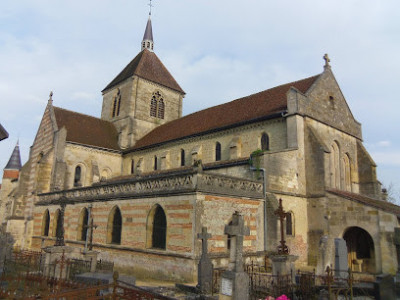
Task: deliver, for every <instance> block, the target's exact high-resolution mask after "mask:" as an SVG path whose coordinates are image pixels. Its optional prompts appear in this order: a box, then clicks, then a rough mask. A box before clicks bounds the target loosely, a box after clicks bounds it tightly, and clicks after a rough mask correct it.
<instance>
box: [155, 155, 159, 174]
mask: <svg viewBox="0 0 400 300" xmlns="http://www.w3.org/2000/svg"><path fill="white" fill-rule="evenodd" d="M157 163H158V161H157V156H156V155H155V156H154V171H157Z"/></svg>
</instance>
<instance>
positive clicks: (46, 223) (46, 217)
mask: <svg viewBox="0 0 400 300" xmlns="http://www.w3.org/2000/svg"><path fill="white" fill-rule="evenodd" d="M49 228H50V213H49V210H48V209H46V211H45V212H44V214H43V219H42V236H49Z"/></svg>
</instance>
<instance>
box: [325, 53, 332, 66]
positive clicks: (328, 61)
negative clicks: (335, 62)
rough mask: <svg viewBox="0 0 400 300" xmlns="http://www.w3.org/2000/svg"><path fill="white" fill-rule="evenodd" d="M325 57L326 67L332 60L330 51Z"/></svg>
mask: <svg viewBox="0 0 400 300" xmlns="http://www.w3.org/2000/svg"><path fill="white" fill-rule="evenodd" d="M323 58H324V60H325V67H328V66H329V63H330V62H331V60H330V59H329V56H328V53H326V54H325V55H324V57H323Z"/></svg>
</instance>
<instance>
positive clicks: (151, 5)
mask: <svg viewBox="0 0 400 300" xmlns="http://www.w3.org/2000/svg"><path fill="white" fill-rule="evenodd" d="M151 1H152V0H150V3H149V6H150V11H149V16H151V8H152V7H153V4H151Z"/></svg>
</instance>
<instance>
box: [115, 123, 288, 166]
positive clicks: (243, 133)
mask: <svg viewBox="0 0 400 300" xmlns="http://www.w3.org/2000/svg"><path fill="white" fill-rule="evenodd" d="M263 132H266V133H267V134H268V136H269V144H270V149H271V151H278V150H282V149H285V148H286V124H285V122H284V120H283V119H276V120H269V121H265V122H260V123H255V124H249V125H246V126H242V127H238V128H233V129H229V130H224V131H220V132H216V133H212V134H207V135H204V136H198V137H192V138H186V139H184V140H181V141H176V142H171V143H167V144H165V145H161V146H157V147H154V148H149V149H147V150H141V151H135V152H132V153H128V154H126V155H124V162H123V173H124V174H130V171H131V162H132V159H133V160H134V161H135V165H136V168H137V163H138V162H139V161H141V169H142V170H141V171H142V172H150V171H152V170H154V156H157V158H158V164H159V166H158V169H161V157H166V159H168V160H169V162H168V163H166V164H165V166H168V168H171V169H174V168H178V167H180V166H181V165H180V163H181V149H183V150H185V165H187V166H190V165H192V164H193V159H194V158H195V159H201V160H202V162H203V163H204V164H206V163H211V162H215V145H216V142H219V143H220V144H221V160H222V161H224V160H229V159H237V158H241V157H249V156H250V154H251V153H252V152H253V151H255V150H257V149H261V135H262V133H263ZM232 144H235V145H237V150H235V153H232V151H231V146H232ZM166 152H167V154H168V155H166ZM194 152H196V154H194ZM135 171H137V170H135Z"/></svg>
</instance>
